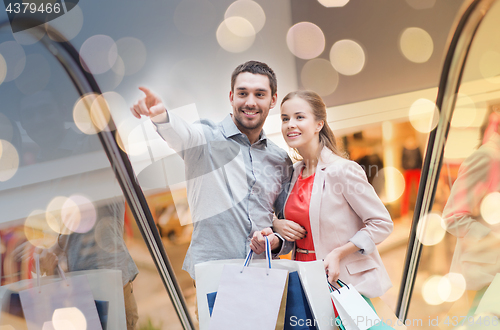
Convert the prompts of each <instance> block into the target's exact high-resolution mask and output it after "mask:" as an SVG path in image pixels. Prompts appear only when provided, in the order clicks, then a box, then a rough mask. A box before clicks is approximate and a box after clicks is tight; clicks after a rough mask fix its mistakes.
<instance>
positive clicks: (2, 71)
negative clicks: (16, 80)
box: [0, 54, 7, 85]
mask: <svg viewBox="0 0 500 330" xmlns="http://www.w3.org/2000/svg"><path fill="white" fill-rule="evenodd" d="M5 77H7V62H6V61H5V59H4V58H3V56H2V54H0V85H1V84H2V83H3V82H4V80H5Z"/></svg>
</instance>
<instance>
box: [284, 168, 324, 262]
mask: <svg viewBox="0 0 500 330" xmlns="http://www.w3.org/2000/svg"><path fill="white" fill-rule="evenodd" d="M313 183H314V174H313V175H310V176H308V177H307V178H302V173H300V174H299V177H298V179H297V182H295V185H294V186H293V189H292V191H291V193H290V196H289V197H288V200H287V202H286V205H285V218H286V219H287V220H292V221H294V222H296V223H298V224H299V225H301V226H302V227H304V228H305V229H306V230H307V235H306V236H305V237H304V238H303V239H300V240H297V241H295V243H296V245H297V247H298V248H300V249H304V250H311V251H314V242H313V238H312V234H311V223H310V220H309V203H310V202H311V192H312V188H313ZM295 260H299V261H313V260H316V254H314V253H309V254H304V253H299V252H297V253H295Z"/></svg>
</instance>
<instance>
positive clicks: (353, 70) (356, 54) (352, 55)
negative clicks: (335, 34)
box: [330, 39, 366, 76]
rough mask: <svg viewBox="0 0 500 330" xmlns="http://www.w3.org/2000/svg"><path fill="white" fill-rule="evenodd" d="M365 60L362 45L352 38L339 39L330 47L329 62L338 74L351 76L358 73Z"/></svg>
mask: <svg viewBox="0 0 500 330" xmlns="http://www.w3.org/2000/svg"><path fill="white" fill-rule="evenodd" d="M365 61H366V58H365V52H364V51H363V47H361V46H360V45H359V44H358V43H357V42H355V41H353V40H348V39H344V40H339V41H337V42H336V43H334V44H333V46H332V48H331V49H330V62H332V65H333V67H334V68H335V70H337V71H338V72H339V73H340V74H343V75H346V76H353V75H355V74H358V73H360V72H361V70H363V67H364V66H365Z"/></svg>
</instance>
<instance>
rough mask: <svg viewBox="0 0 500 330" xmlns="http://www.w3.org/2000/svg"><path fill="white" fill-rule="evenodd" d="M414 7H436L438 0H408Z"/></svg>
mask: <svg viewBox="0 0 500 330" xmlns="http://www.w3.org/2000/svg"><path fill="white" fill-rule="evenodd" d="M406 3H407V4H409V5H410V6H411V7H412V8H413V9H429V8H432V7H434V5H435V4H436V0H406Z"/></svg>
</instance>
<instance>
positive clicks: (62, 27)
mask: <svg viewBox="0 0 500 330" xmlns="http://www.w3.org/2000/svg"><path fill="white" fill-rule="evenodd" d="M82 27H83V12H82V10H81V9H80V6H78V5H76V6H74V7H73V8H72V9H71V10H70V11H68V12H67V13H65V14H64V15H62V16H59V17H57V18H56V19H53V20H51V21H50V22H47V23H45V29H46V30H47V35H48V36H49V38H50V39H52V40H54V41H58V42H61V41H69V40H71V39H73V38H74V37H76V36H77V35H78V34H79V33H80V31H81V30H82ZM54 29H55V30H57V31H58V32H55V31H54ZM61 37H62V38H61Z"/></svg>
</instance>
